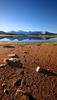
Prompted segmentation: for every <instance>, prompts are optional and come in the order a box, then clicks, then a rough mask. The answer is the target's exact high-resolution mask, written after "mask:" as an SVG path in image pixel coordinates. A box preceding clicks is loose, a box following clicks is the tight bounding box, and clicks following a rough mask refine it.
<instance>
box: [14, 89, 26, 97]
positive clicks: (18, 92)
mask: <svg viewBox="0 0 57 100" xmlns="http://www.w3.org/2000/svg"><path fill="white" fill-rule="evenodd" d="M24 94H25V91H22V90H20V89H17V90H16V93H15V96H22V95H24Z"/></svg>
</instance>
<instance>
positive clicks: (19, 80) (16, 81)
mask: <svg viewBox="0 0 57 100" xmlns="http://www.w3.org/2000/svg"><path fill="white" fill-rule="evenodd" d="M20 85H21V79H17V80H15V82H14V83H13V86H20Z"/></svg>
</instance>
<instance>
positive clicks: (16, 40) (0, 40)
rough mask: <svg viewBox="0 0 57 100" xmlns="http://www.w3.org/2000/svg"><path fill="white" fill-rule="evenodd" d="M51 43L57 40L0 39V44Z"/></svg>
mask: <svg viewBox="0 0 57 100" xmlns="http://www.w3.org/2000/svg"><path fill="white" fill-rule="evenodd" d="M51 41H57V38H50V39H47V40H43V39H23V40H19V39H17V38H15V39H14V38H2V39H0V42H51Z"/></svg>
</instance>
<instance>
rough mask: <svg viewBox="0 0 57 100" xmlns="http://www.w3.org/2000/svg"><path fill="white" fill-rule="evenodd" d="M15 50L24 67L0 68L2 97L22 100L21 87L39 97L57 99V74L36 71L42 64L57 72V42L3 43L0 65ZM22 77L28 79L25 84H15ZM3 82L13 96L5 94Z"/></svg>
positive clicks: (2, 98)
mask: <svg viewBox="0 0 57 100" xmlns="http://www.w3.org/2000/svg"><path fill="white" fill-rule="evenodd" d="M13 53H15V54H17V55H18V57H19V59H20V61H21V64H22V68H19V67H15V68H14V67H13V68H12V67H11V66H6V67H4V68H0V100H11V98H12V97H13V98H14V100H20V99H18V98H15V92H16V89H17V88H20V89H21V90H24V91H26V92H27V93H29V94H31V95H32V96H33V98H34V99H35V100H57V76H53V75H51V76H48V75H45V74H44V73H39V72H36V68H37V66H41V67H42V68H48V69H50V70H51V71H52V72H55V73H57V45H55V44H43V43H39V44H30V43H29V44H20V43H0V64H2V63H3V60H4V59H5V58H7V56H8V54H13ZM22 70H23V71H25V74H24V75H22V74H21V71H22ZM18 78H21V79H24V80H25V84H23V86H19V87H13V82H14V80H15V79H18ZM3 82H6V84H7V88H8V89H9V95H5V94H4V93H3V89H2V83H3ZM23 100H25V99H23Z"/></svg>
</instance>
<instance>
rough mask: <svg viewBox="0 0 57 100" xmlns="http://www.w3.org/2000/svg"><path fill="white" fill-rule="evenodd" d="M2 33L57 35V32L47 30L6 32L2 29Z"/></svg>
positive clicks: (0, 32)
mask: <svg viewBox="0 0 57 100" xmlns="http://www.w3.org/2000/svg"><path fill="white" fill-rule="evenodd" d="M0 34H10V35H11V34H12V35H14V34H15V35H57V33H51V32H47V31H28V32H27V31H22V30H20V31H9V32H4V31H0Z"/></svg>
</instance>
